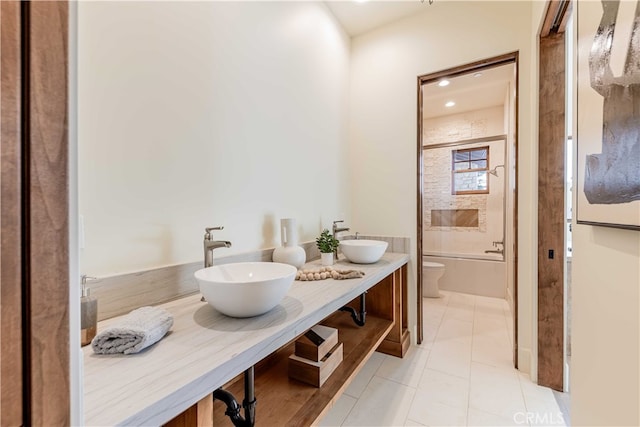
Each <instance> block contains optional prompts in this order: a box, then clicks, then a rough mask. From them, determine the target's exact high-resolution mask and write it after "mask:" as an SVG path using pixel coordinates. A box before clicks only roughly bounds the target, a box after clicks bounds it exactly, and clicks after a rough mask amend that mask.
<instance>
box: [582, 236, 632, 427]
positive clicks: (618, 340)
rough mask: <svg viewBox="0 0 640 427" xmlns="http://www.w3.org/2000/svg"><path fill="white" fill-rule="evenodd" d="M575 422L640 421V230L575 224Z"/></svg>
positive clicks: (621, 423)
mask: <svg viewBox="0 0 640 427" xmlns="http://www.w3.org/2000/svg"><path fill="white" fill-rule="evenodd" d="M572 264H573V269H572V275H573V277H572V325H571V334H572V340H571V341H572V342H571V371H570V381H571V388H570V390H571V421H572V423H573V424H574V425H579V426H588V425H597V426H614V425H615V426H638V425H640V412H639V411H640V409H639V406H638V402H640V317H639V314H638V313H640V292H639V289H640V285H639V284H640V233H638V232H637V231H629V230H615V229H607V228H602V227H592V226H587V225H576V224H574V228H573V261H572Z"/></svg>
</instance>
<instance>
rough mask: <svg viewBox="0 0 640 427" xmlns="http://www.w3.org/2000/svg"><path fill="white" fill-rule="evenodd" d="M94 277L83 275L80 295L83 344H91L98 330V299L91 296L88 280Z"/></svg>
mask: <svg viewBox="0 0 640 427" xmlns="http://www.w3.org/2000/svg"><path fill="white" fill-rule="evenodd" d="M91 279H94V278H93V277H88V276H87V275H82V278H81V282H82V296H81V297H80V328H81V334H80V342H81V343H82V345H83V346H85V345H87V344H90V343H91V340H92V339H93V337H95V336H96V332H97V331H98V299H97V298H96V297H92V296H91V289H89V287H87V281H88V280H91Z"/></svg>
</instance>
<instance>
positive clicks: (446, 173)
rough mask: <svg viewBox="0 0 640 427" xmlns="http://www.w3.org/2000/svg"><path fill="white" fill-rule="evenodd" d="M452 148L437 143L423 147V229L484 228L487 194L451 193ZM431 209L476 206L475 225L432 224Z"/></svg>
mask: <svg viewBox="0 0 640 427" xmlns="http://www.w3.org/2000/svg"><path fill="white" fill-rule="evenodd" d="M482 144H485V145H486V143H481V144H479V145H482ZM474 145H478V144H474ZM465 148H466V147H465ZM469 148H471V147H469ZM454 149H455V148H452V147H441V148H430V149H428V150H424V229H425V230H439V231H459V232H469V231H480V232H484V231H486V229H487V197H488V194H465V195H454V194H451V185H452V184H451V151H452V150H454ZM432 209H433V210H447V209H450V210H454V209H476V210H478V226H477V227H446V226H432V225H431V210H432Z"/></svg>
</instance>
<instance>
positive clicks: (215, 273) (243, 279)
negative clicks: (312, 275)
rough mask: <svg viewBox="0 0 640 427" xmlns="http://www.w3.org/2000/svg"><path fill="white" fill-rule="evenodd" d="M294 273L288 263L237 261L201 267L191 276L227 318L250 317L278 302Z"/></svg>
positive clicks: (265, 310) (262, 312) (207, 297)
mask: <svg viewBox="0 0 640 427" xmlns="http://www.w3.org/2000/svg"><path fill="white" fill-rule="evenodd" d="M296 272H297V269H296V268H295V267H293V266H291V265H288V264H280V263H276V262H239V263H236V264H224V265H216V266H213V267H207V268H203V269H201V270H198V271H196V272H195V277H196V279H197V280H198V283H199V285H200V292H201V293H202V295H203V296H204V297H205V299H206V300H207V302H208V303H209V304H210V305H211V306H213V308H215V309H216V310H218V311H219V312H221V313H223V314H226V315H227V316H231V317H253V316H259V315H261V314H264V313H266V312H267V311H269V310H271V309H272V308H273V307H275V306H276V305H278V303H280V301H281V300H282V298H284V296H285V295H286V294H287V291H289V288H290V287H291V284H292V283H293V280H294V279H295V277H296Z"/></svg>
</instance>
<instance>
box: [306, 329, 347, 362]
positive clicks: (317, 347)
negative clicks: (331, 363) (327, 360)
mask: <svg viewBox="0 0 640 427" xmlns="http://www.w3.org/2000/svg"><path fill="white" fill-rule="evenodd" d="M310 331H311V332H314V333H316V334H317V335H318V336H319V337H320V338H322V339H323V340H324V342H322V343H321V344H316V343H314V342H313V341H311V340H310V339H309V338H308V337H307V336H305V335H303V336H301V337H300V338H298V340H297V341H296V346H295V355H296V356H298V357H301V358H303V359H309V360H311V361H314V362H319V361H321V360H322V359H323V358H324V356H326V355H327V353H329V351H331V349H332V348H334V347H335V346H336V344H338V330H337V329H335V328H330V327H328V326H322V325H316V326H314V327H313V328H311V329H310Z"/></svg>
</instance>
